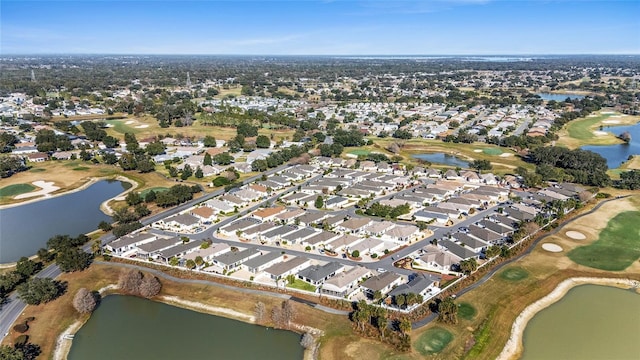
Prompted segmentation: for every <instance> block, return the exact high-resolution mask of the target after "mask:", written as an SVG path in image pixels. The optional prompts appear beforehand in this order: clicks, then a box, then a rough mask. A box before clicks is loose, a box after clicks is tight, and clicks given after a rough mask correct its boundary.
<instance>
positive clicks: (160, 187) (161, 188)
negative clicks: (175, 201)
mask: <svg viewBox="0 0 640 360" xmlns="http://www.w3.org/2000/svg"><path fill="white" fill-rule="evenodd" d="M151 190H153V191H155V192H156V194H157V193H159V192H162V191H167V190H169V188H166V187H162V186H157V187H153V188H149V189H145V190H143V191H142V192H141V193H140V195H141V196H142V197H145V196H147V194H148V193H149V191H151Z"/></svg>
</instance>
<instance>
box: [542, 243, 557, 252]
mask: <svg viewBox="0 0 640 360" xmlns="http://www.w3.org/2000/svg"><path fill="white" fill-rule="evenodd" d="M542 248H543V249H545V250H547V251H549V252H554V253H557V252H561V251H562V248H561V247H560V245H557V244H552V243H546V244H542Z"/></svg>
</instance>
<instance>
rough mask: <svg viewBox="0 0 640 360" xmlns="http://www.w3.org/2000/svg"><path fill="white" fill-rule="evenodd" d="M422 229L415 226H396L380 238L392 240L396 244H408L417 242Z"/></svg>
mask: <svg viewBox="0 0 640 360" xmlns="http://www.w3.org/2000/svg"><path fill="white" fill-rule="evenodd" d="M419 233H420V229H418V227H417V226H414V225H396V226H394V227H393V228H391V229H388V230H386V231H385V232H384V233H383V234H382V236H381V237H380V238H381V239H383V240H390V241H393V242H396V243H406V242H409V241H412V240H416V239H417V238H418V236H419Z"/></svg>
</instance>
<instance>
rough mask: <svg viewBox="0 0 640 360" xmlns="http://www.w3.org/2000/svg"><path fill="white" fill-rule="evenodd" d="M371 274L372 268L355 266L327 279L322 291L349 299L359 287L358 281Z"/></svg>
mask: <svg viewBox="0 0 640 360" xmlns="http://www.w3.org/2000/svg"><path fill="white" fill-rule="evenodd" d="M369 276H371V270H369V269H367V268H365V267H362V266H354V267H353V268H351V269H349V270H347V271H344V272H341V273H339V274H337V275H335V276H333V277H331V278H329V279H328V280H327V281H325V282H324V284H323V285H322V287H321V288H320V292H321V293H322V294H325V295H331V296H337V297H343V298H347V299H349V298H350V297H351V296H352V295H353V293H354V292H355V291H356V290H358V289H359V286H358V283H359V282H360V281H361V280H362V279H365V278H367V277H369Z"/></svg>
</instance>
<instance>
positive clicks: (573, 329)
mask: <svg viewBox="0 0 640 360" xmlns="http://www.w3.org/2000/svg"><path fill="white" fill-rule="evenodd" d="M639 333H640V295H638V294H637V293H636V292H635V291H633V290H624V289H619V288H615V287H609V286H601V285H580V286H577V287H574V288H573V289H571V290H569V292H568V293H567V294H566V295H565V296H564V297H563V298H562V299H561V300H560V301H558V302H557V303H555V304H552V305H551V306H549V307H548V308H546V309H544V310H542V311H541V312H539V313H538V314H536V315H535V316H534V317H533V319H531V321H529V323H528V324H527V327H526V329H525V331H524V338H523V343H524V351H523V353H522V357H521V359H523V360H534V359H581V360H589V359H617V360H625V359H637V358H638V354H640V342H639V341H638V334H639Z"/></svg>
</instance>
